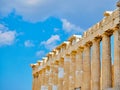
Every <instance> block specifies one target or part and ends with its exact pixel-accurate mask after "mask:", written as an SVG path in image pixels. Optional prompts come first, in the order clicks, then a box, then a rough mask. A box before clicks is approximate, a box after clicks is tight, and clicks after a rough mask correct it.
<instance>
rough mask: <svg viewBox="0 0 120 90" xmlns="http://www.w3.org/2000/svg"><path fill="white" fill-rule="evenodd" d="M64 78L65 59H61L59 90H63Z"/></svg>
mask: <svg viewBox="0 0 120 90" xmlns="http://www.w3.org/2000/svg"><path fill="white" fill-rule="evenodd" d="M63 78H64V59H63V58H61V59H60V61H59V67H58V90H63Z"/></svg>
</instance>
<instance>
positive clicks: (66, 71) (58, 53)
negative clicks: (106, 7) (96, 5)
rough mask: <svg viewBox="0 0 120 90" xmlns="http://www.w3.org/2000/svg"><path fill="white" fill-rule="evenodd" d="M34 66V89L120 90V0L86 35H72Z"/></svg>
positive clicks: (32, 65)
mask: <svg viewBox="0 0 120 90" xmlns="http://www.w3.org/2000/svg"><path fill="white" fill-rule="evenodd" d="M111 36H113V37H114V46H113V47H112V48H114V51H113V52H112V53H114V61H113V63H112V60H111V43H110V42H111V41H110V40H111V39H110V37H111ZM100 43H102V48H100V47H101V45H100ZM100 52H102V53H100ZM31 67H32V70H33V72H32V75H33V82H32V85H33V86H32V90H120V1H119V2H118V3H117V8H116V10H114V11H106V12H105V13H104V18H103V19H102V20H101V21H100V22H99V23H97V24H95V25H94V26H92V27H91V28H89V29H88V30H87V31H86V32H84V33H83V35H82V36H80V35H73V36H71V37H70V38H69V39H68V41H64V42H63V43H62V44H60V45H59V46H57V47H56V48H55V49H54V50H52V51H51V52H49V53H48V54H47V55H46V57H43V59H42V60H40V61H38V62H37V63H36V64H31Z"/></svg>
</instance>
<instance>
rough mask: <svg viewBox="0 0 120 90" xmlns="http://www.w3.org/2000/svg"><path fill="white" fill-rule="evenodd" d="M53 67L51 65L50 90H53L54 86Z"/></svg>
mask: <svg viewBox="0 0 120 90" xmlns="http://www.w3.org/2000/svg"><path fill="white" fill-rule="evenodd" d="M53 74H54V73H53V65H52V64H51V65H50V71H49V89H48V90H52V86H53V78H54V77H53Z"/></svg>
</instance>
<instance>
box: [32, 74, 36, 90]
mask: <svg viewBox="0 0 120 90" xmlns="http://www.w3.org/2000/svg"><path fill="white" fill-rule="evenodd" d="M32 85H33V86H32V90H35V76H34V75H33V84H32Z"/></svg>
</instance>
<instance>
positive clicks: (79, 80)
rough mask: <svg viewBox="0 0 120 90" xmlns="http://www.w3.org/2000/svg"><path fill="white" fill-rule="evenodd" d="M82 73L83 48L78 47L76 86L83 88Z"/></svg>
mask: <svg viewBox="0 0 120 90" xmlns="http://www.w3.org/2000/svg"><path fill="white" fill-rule="evenodd" d="M82 74H83V48H82V47H80V48H78V49H77V54H76V73H75V75H76V76H75V87H76V88H82V82H83V80H82Z"/></svg>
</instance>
